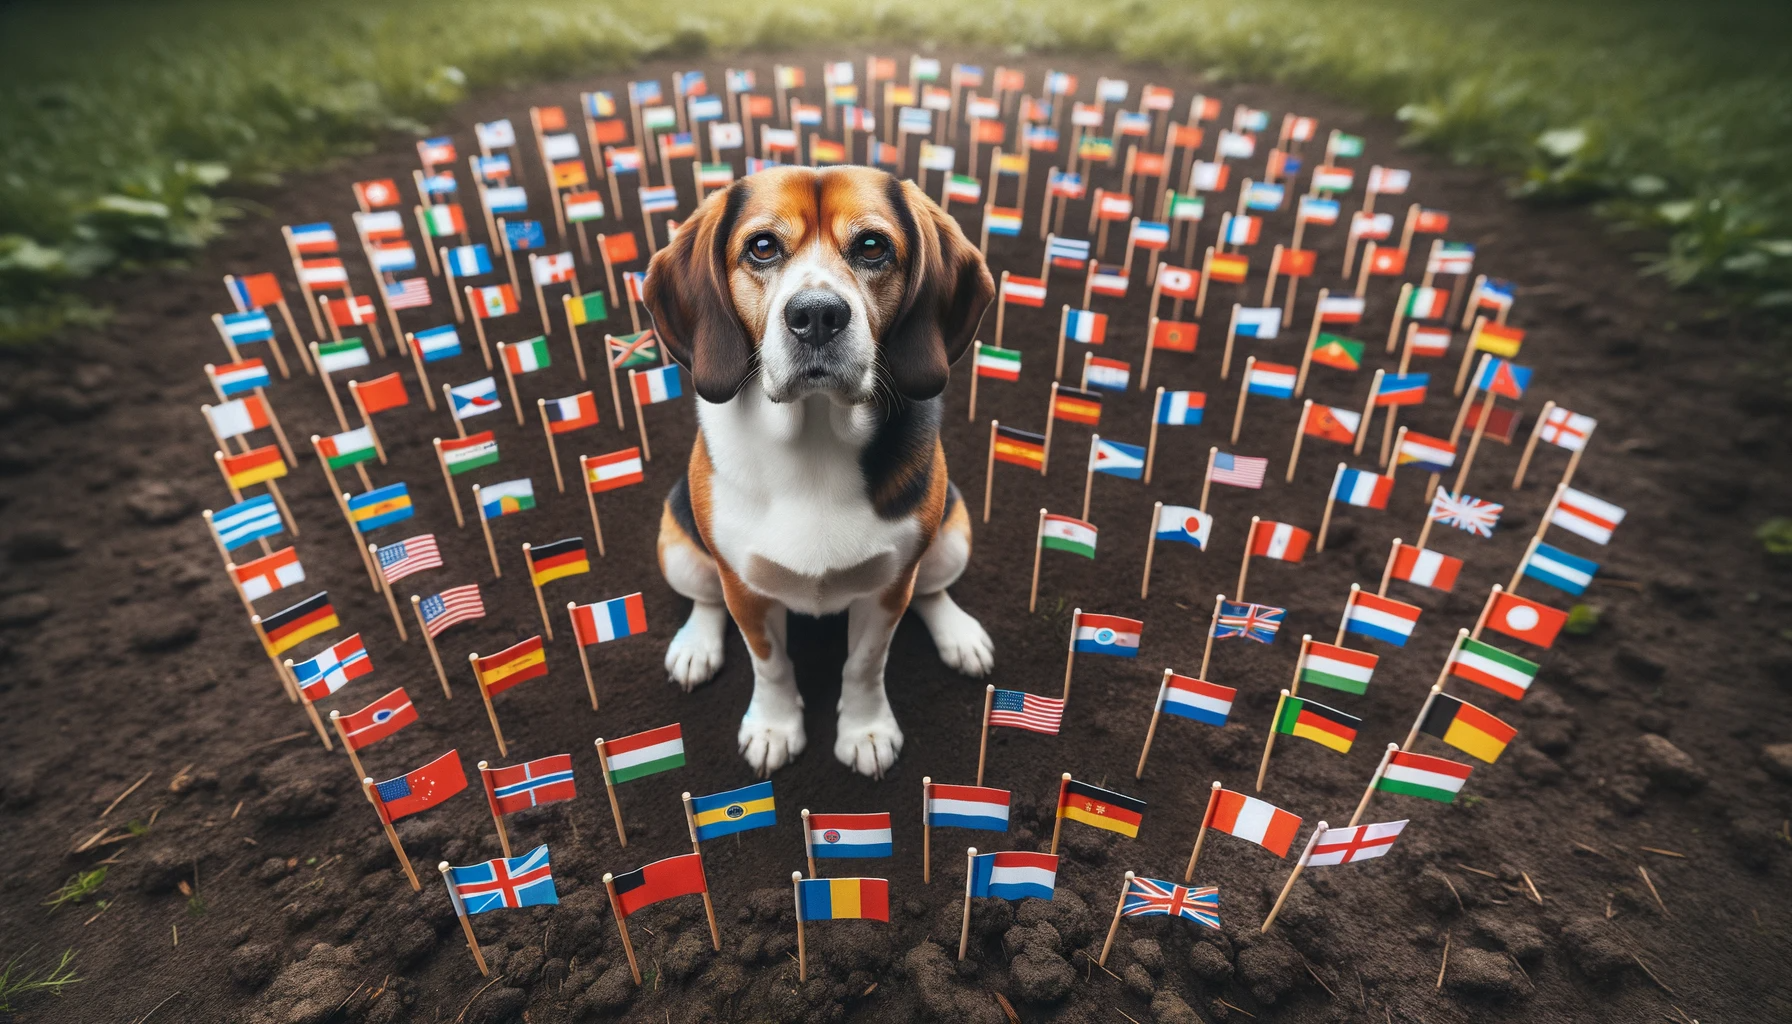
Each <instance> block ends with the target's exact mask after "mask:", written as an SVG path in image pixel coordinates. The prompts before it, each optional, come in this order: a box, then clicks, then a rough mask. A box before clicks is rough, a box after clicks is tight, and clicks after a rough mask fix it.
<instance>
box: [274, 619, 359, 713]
mask: <svg viewBox="0 0 1792 1024" xmlns="http://www.w3.org/2000/svg"><path fill="white" fill-rule="evenodd" d="M372 671H373V661H372V660H371V659H369V658H368V657H367V647H366V646H365V645H364V644H362V642H361V634H359V633H356V634H355V635H354V636H351V637H349V638H348V639H347V640H339V641H337V642H336V643H335V644H332V645H331V646H330V649H329V650H327V651H324V652H323V653H322V654H319V655H317V656H316V657H314V658H306V659H305V660H304V661H299V662H294V663H293V666H292V677H293V681H294V682H296V683H298V685H299V692H300V693H301V694H303V695H304V696H305V699H306V700H308V701H311V702H313V703H315V702H317V701H320V700H323V699H324V698H325V697H328V696H329V695H330V694H332V693H335V692H336V691H337V690H340V689H342V688H343V687H344V686H347V685H348V683H349V681H350V680H353V679H359V678H361V677H362V676H364V675H366V674H367V673H369V672H372Z"/></svg>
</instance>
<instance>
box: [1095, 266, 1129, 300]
mask: <svg viewBox="0 0 1792 1024" xmlns="http://www.w3.org/2000/svg"><path fill="white" fill-rule="evenodd" d="M1131 280H1132V278H1131V277H1130V276H1129V275H1128V272H1127V269H1126V268H1125V267H1123V266H1117V265H1113V264H1108V263H1098V264H1096V265H1095V269H1094V270H1093V271H1091V272H1090V274H1089V291H1090V292H1092V293H1093V294H1096V295H1108V296H1113V297H1115V298H1125V297H1126V288H1127V285H1128V283H1129V282H1130V281H1131Z"/></svg>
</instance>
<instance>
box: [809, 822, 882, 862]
mask: <svg viewBox="0 0 1792 1024" xmlns="http://www.w3.org/2000/svg"><path fill="white" fill-rule="evenodd" d="M803 820H804V821H805V822H806V823H807V825H808V828H809V834H808V843H807V845H808V848H809V856H811V857H818V858H824V859H836V860H837V859H845V858H861V857H888V856H891V842H890V815H889V812H887V811H886V812H880V813H875V814H806V815H804V817H803Z"/></svg>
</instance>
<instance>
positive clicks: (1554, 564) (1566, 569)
mask: <svg viewBox="0 0 1792 1024" xmlns="http://www.w3.org/2000/svg"><path fill="white" fill-rule="evenodd" d="M1598 572H1599V563H1598V562H1594V561H1591V560H1589V559H1585V558H1581V557H1578V556H1576V555H1571V554H1569V553H1568V552H1566V551H1563V550H1562V549H1561V548H1557V547H1551V546H1550V545H1548V544H1544V543H1541V542H1539V543H1538V545H1537V548H1536V550H1535V551H1532V552H1531V557H1529V558H1527V559H1525V562H1524V574H1525V575H1526V576H1529V577H1530V578H1531V579H1534V580H1538V581H1540V582H1543V583H1547V584H1549V585H1550V586H1552V587H1555V588H1556V589H1557V590H1562V591H1566V592H1567V593H1570V594H1574V595H1576V596H1579V595H1581V594H1584V593H1586V590H1587V587H1589V586H1591V585H1592V583H1593V576H1594V575H1595V574H1596V573H1598Z"/></svg>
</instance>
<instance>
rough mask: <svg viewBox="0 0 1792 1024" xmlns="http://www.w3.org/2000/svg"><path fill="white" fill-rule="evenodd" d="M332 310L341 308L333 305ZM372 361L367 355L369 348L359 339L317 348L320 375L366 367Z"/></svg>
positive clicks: (336, 342) (330, 343)
mask: <svg viewBox="0 0 1792 1024" xmlns="http://www.w3.org/2000/svg"><path fill="white" fill-rule="evenodd" d="M331 308H332V309H337V308H340V307H339V306H336V305H332V306H331ZM371 361H372V360H371V359H370V358H369V356H368V355H367V346H365V345H363V344H361V339H359V338H350V339H348V340H347V341H334V342H328V343H325V344H322V345H319V346H317V371H318V372H319V373H336V372H338V371H341V370H352V369H355V368H356V367H359V366H366V365H367V364H368V363H369V362H371Z"/></svg>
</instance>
